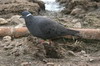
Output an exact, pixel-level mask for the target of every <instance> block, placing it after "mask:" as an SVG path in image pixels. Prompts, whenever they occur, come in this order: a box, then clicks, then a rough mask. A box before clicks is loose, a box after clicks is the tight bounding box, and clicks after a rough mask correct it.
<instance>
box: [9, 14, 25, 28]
mask: <svg viewBox="0 0 100 66" xmlns="http://www.w3.org/2000/svg"><path fill="white" fill-rule="evenodd" d="M20 17H21V16H19V15H15V16H12V17H11V18H10V19H8V21H9V23H10V24H11V25H21V26H22V25H24V24H25V22H24V19H22V18H20ZM21 26H20V27H21Z"/></svg>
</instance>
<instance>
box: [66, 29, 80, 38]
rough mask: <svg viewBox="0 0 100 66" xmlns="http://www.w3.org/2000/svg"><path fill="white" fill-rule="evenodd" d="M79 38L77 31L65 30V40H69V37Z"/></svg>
mask: <svg viewBox="0 0 100 66" xmlns="http://www.w3.org/2000/svg"><path fill="white" fill-rule="evenodd" d="M73 36H75V37H80V32H79V31H77V30H72V29H67V34H66V36H64V37H65V38H71V37H73Z"/></svg>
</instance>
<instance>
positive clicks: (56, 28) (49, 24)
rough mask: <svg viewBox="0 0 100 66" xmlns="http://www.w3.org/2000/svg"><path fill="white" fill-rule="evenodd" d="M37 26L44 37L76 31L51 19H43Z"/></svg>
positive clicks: (55, 36)
mask: <svg viewBox="0 0 100 66" xmlns="http://www.w3.org/2000/svg"><path fill="white" fill-rule="evenodd" d="M39 28H40V30H41V32H42V34H43V36H44V38H46V39H49V38H57V37H59V36H64V35H74V34H75V33H78V31H74V30H71V29H66V28H65V27H64V26H62V25H61V24H59V23H56V22H54V21H52V20H45V21H42V22H40V23H39Z"/></svg>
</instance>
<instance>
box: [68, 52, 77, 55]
mask: <svg viewBox="0 0 100 66" xmlns="http://www.w3.org/2000/svg"><path fill="white" fill-rule="evenodd" d="M68 54H69V55H70V56H76V55H75V53H74V52H73V51H68Z"/></svg>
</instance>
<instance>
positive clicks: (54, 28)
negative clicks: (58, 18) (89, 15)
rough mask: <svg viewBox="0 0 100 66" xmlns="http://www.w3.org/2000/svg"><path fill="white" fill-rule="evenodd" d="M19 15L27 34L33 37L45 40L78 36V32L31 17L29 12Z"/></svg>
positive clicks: (40, 18)
mask: <svg viewBox="0 0 100 66" xmlns="http://www.w3.org/2000/svg"><path fill="white" fill-rule="evenodd" d="M21 15H22V18H24V20H25V24H26V27H27V28H28V30H29V32H30V33H31V34H32V35H33V36H35V37H38V38H42V39H44V40H46V39H54V38H58V37H62V36H66V35H72V36H79V35H78V34H79V31H76V30H72V29H67V28H65V27H64V26H63V25H61V24H59V23H57V22H55V21H53V20H51V19H49V18H46V17H43V16H33V15H32V14H31V13H30V12H29V11H23V12H22V13H21Z"/></svg>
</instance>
